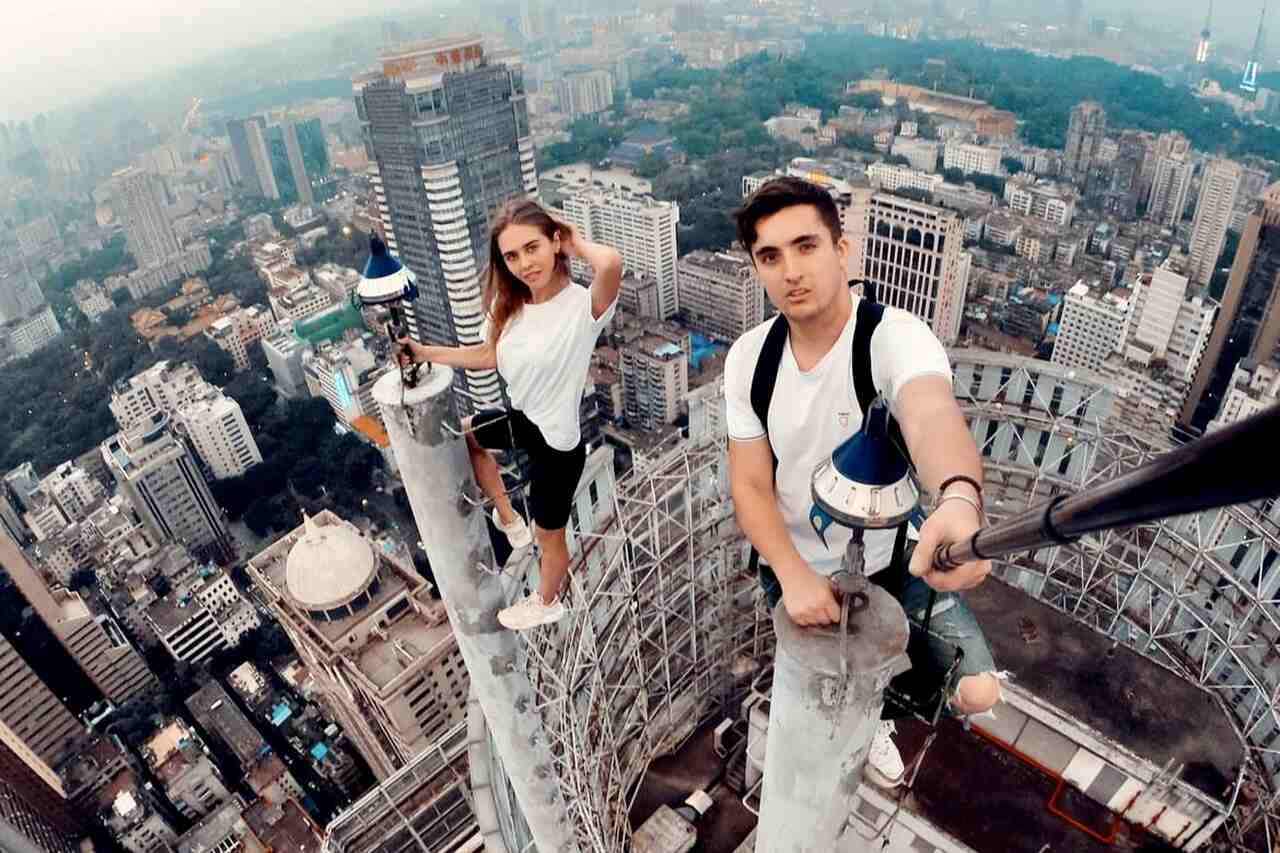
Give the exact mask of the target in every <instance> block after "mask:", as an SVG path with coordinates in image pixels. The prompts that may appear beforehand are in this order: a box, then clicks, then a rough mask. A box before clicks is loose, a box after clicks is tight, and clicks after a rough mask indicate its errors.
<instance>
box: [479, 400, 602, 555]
mask: <svg viewBox="0 0 1280 853" xmlns="http://www.w3.org/2000/svg"><path fill="white" fill-rule="evenodd" d="M471 431H472V435H474V436H475V439H476V442H477V443H478V444H479V445H480V446H481V447H484V448H486V449H488V450H511V449H512V446H511V443H512V439H513V438H514V440H515V444H516V446H517V447H519V448H520V449H521V450H523V451H524V452H525V453H527V454H528V455H529V468H528V476H529V514H530V515H532V516H533V520H534V522H535V523H536V524H537V525H538V526H539V527H541V528H542V529H543V530H559V529H560V528H561V527H564V526H565V525H567V524H568V523H569V511H570V509H571V508H572V507H573V495H574V493H575V492H576V491H577V489H578V480H579V479H580V478H581V477H582V469H583V467H584V466H585V465H586V462H587V450H586V447H585V446H584V445H583V443H582V442H581V441H579V442H578V446H577V447H575V448H573V450H556V449H555V448H554V447H551V446H549V445H548V444H547V442H546V440H545V439H544V438H543V437H542V430H540V429H538V426H537V424H535V423H534V422H533V421H531V420H529V419H528V418H527V417H525V415H524V412H521V411H519V410H517V409H505V410H504V409H489V410H486V411H483V412H478V413H477V414H476V415H475V416H474V417H472V419H471Z"/></svg>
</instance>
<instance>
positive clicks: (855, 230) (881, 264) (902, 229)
mask: <svg viewBox="0 0 1280 853" xmlns="http://www.w3.org/2000/svg"><path fill="white" fill-rule="evenodd" d="M848 218H849V220H850V221H849V222H848V223H847V224H846V228H845V231H846V233H848V234H851V235H856V236H853V237H852V239H853V240H854V241H855V243H859V244H861V245H855V246H854V247H853V252H852V254H853V256H854V258H857V257H858V256H859V255H861V257H862V269H861V273H859V270H858V269H857V268H855V264H856V260H853V259H851V261H850V270H849V275H850V276H851V277H852V278H862V279H866V281H867V290H868V292H869V293H871V294H872V295H874V296H875V298H876V300H877V301H879V302H883V303H884V304H886V305H892V306H893V307H895V308H901V309H903V310H905V311H910V312H911V313H912V314H915V315H916V316H917V317H919V318H920V319H922V320H924V321H925V322H926V323H928V324H929V328H931V329H933V333H934V334H935V335H937V336H938V339H939V340H941V341H942V342H943V343H944V344H947V345H951V344H954V343H955V342H956V338H957V337H959V335H960V318H961V315H962V313H963V312H964V300H965V293H966V291H967V290H968V287H969V269H970V266H971V264H972V260H973V259H972V256H971V255H970V254H969V253H968V252H966V251H964V222H963V220H962V219H961V218H960V217H959V216H958V215H957V214H956V213H955V212H954V211H950V210H943V209H942V208H940V207H934V206H933V205H931V204H924V203H922V202H917V201H911V200H909V199H905V198H901V197H899V196H895V195H889V194H888V193H874V194H872V195H870V196H869V197H867V199H866V201H865V203H859V204H857V205H855V206H854V207H853V208H851V209H850V211H849V214H848ZM855 218H856V219H857V220H858V221H857V222H856V223H855V222H853V221H852V220H854V219H855ZM863 235H865V236H863Z"/></svg>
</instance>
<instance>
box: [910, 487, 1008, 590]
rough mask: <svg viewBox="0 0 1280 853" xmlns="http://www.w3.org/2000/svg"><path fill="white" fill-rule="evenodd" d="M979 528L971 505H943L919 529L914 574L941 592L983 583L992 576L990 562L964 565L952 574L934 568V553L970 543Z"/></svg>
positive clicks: (912, 571) (914, 555) (950, 503)
mask: <svg viewBox="0 0 1280 853" xmlns="http://www.w3.org/2000/svg"><path fill="white" fill-rule="evenodd" d="M979 527H981V519H980V518H979V517H978V511H977V510H976V509H974V508H973V507H972V506H970V505H969V504H967V503H965V502H964V501H958V500H950V501H945V502H943V503H940V504H939V505H938V507H937V509H935V510H934V511H933V515H931V516H929V517H928V518H927V519H926V520H925V523H924V526H923V527H921V528H920V543H919V544H918V545H916V550H915V553H914V554H912V555H911V574H913V575H915V576H916V577H921V578H924V581H925V583H927V584H929V586H931V587H933V588H934V589H936V590H938V591H939V592H955V591H957V590H961V589H972V588H973V587H975V586H977V585H978V584H980V583H982V582H983V581H984V580H985V579H986V577H987V575H989V574H991V561H990V560H978V561H977V562H973V563H965V564H964V565H962V566H959V567H958V568H955V569H952V570H951V571H949V572H942V571H936V570H935V569H934V567H933V554H934V552H935V551H936V550H937V549H938V547H939V546H941V545H950V544H951V543H953V542H962V541H964V540H967V539H968V538H969V537H971V536H973V534H974V532H975V531H977V529H978V528H979Z"/></svg>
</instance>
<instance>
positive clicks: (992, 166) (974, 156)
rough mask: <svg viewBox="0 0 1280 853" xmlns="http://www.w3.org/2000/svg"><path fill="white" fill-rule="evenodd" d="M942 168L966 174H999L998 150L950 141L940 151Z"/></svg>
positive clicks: (986, 146) (991, 146)
mask: <svg viewBox="0 0 1280 853" xmlns="http://www.w3.org/2000/svg"><path fill="white" fill-rule="evenodd" d="M942 167H943V168H944V169H959V170H960V171H962V172H965V173H966V174H979V175H998V174H1000V149H999V148H996V147H995V146H993V145H977V144H974V143H972V142H961V141H959V140H951V141H949V142H948V143H947V144H946V147H945V148H943V150H942Z"/></svg>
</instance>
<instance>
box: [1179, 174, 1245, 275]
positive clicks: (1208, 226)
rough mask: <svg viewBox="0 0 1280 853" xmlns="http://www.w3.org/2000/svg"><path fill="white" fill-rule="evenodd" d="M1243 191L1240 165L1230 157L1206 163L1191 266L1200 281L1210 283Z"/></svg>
mask: <svg viewBox="0 0 1280 853" xmlns="http://www.w3.org/2000/svg"><path fill="white" fill-rule="evenodd" d="M1239 190H1240V166H1239V165H1238V164H1236V163H1234V162H1232V161H1231V160H1211V161H1210V162H1209V164H1208V165H1206V166H1205V170H1204V177H1203V179H1202V180H1201V182H1200V198H1199V200H1198V201H1197V202H1196V217H1195V224H1194V225H1193V226H1192V229H1191V266H1190V268H1189V270H1188V273H1189V275H1190V277H1191V280H1192V281H1194V282H1195V283H1197V284H1202V285H1207V284H1208V283H1209V279H1210V278H1212V277H1213V270H1214V265H1215V264H1216V263H1217V261H1218V255H1219V254H1221V253H1222V246H1223V244H1224V243H1226V241H1227V227H1228V226H1229V225H1230V224H1231V212H1232V210H1233V209H1234V208H1235V203H1236V194H1237V193H1238V192H1239Z"/></svg>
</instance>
